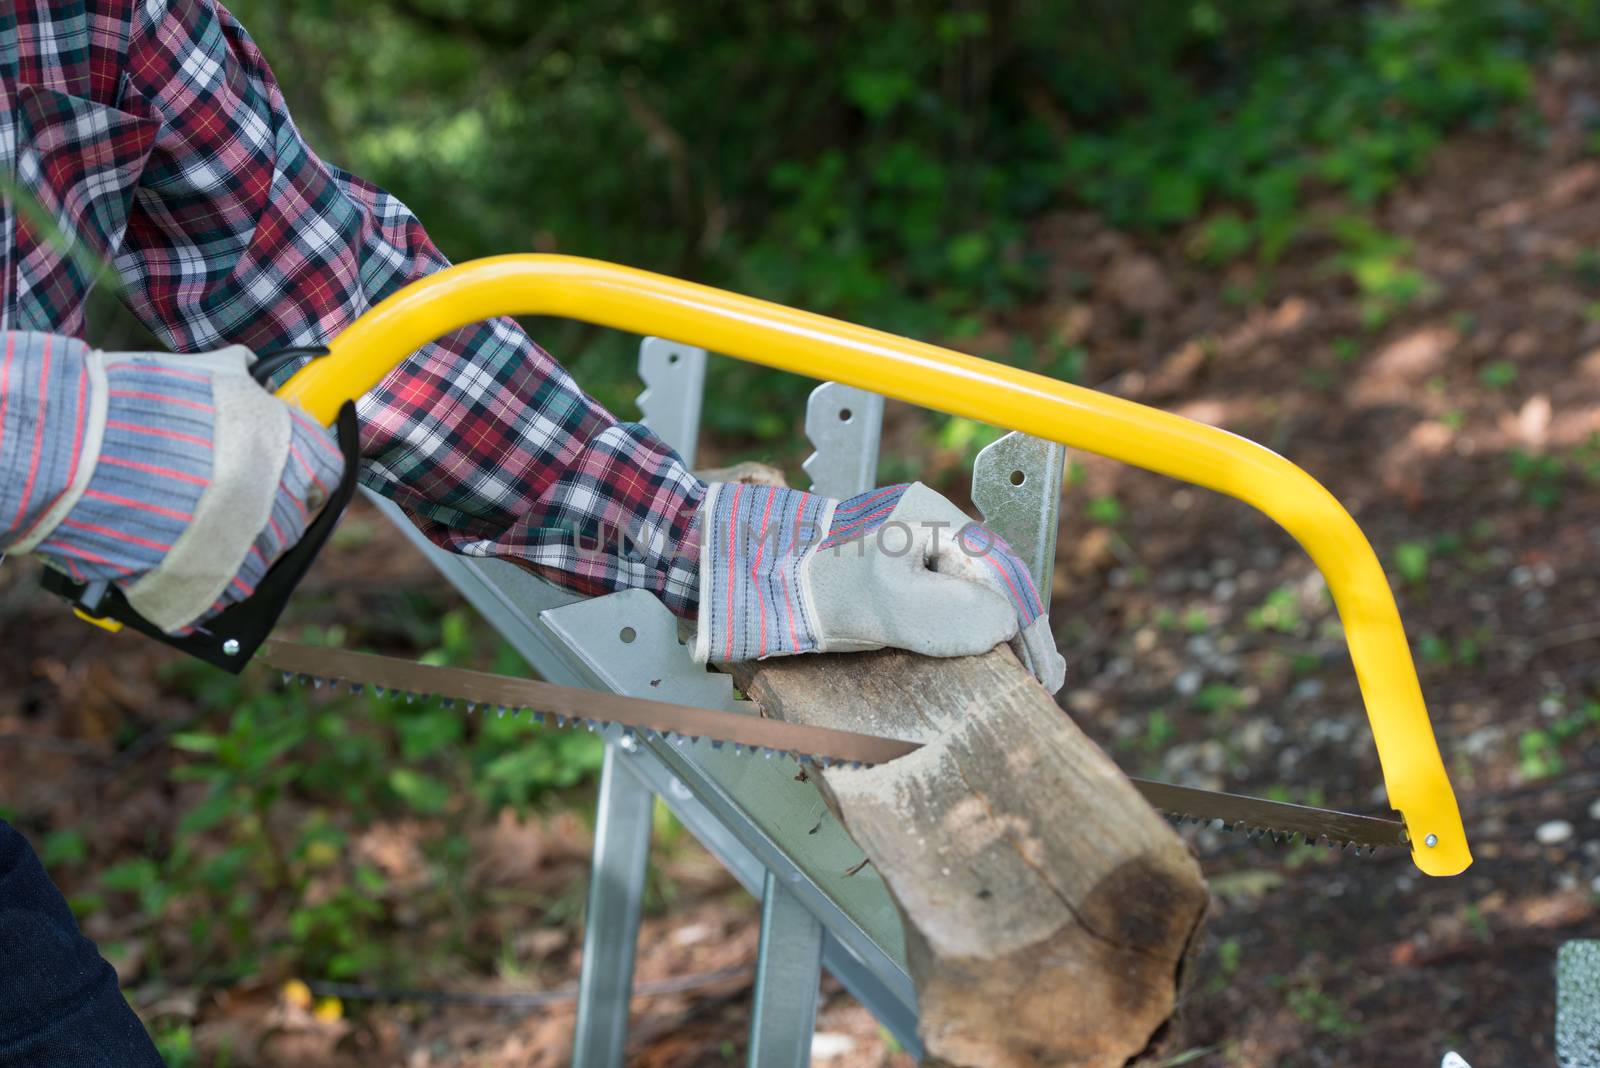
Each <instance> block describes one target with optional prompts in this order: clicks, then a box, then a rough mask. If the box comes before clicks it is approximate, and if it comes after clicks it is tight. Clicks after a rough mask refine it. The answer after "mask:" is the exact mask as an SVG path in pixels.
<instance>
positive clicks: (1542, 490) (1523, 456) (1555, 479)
mask: <svg viewBox="0 0 1600 1068" xmlns="http://www.w3.org/2000/svg"><path fill="white" fill-rule="evenodd" d="M1506 459H1507V461H1508V462H1509V464H1510V466H1511V477H1512V478H1514V479H1515V480H1516V481H1517V483H1518V484H1519V485H1520V486H1521V487H1522V495H1523V496H1524V497H1525V498H1527V499H1528V500H1529V501H1530V502H1531V503H1533V504H1536V505H1538V506H1539V507H1540V508H1545V509H1550V508H1554V507H1556V506H1557V505H1558V504H1560V503H1561V499H1562V497H1563V496H1564V494H1565V491H1566V482H1567V465H1566V463H1565V462H1564V461H1563V460H1562V458H1561V457H1559V456H1555V455H1550V454H1546V453H1533V452H1526V451H1524V450H1522V449H1512V450H1511V451H1510V452H1508V453H1507V454H1506Z"/></svg>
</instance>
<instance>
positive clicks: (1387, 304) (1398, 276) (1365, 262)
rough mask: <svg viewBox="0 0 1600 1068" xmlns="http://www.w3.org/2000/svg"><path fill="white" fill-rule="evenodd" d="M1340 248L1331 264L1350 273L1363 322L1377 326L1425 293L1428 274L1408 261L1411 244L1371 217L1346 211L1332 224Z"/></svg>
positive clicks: (1367, 325)
mask: <svg viewBox="0 0 1600 1068" xmlns="http://www.w3.org/2000/svg"><path fill="white" fill-rule="evenodd" d="M1329 229H1330V231H1331V233H1332V236H1333V238H1334V240H1335V241H1336V242H1337V243H1338V245H1339V248H1340V251H1339V253H1338V255H1336V256H1334V257H1333V259H1332V260H1331V261H1330V266H1332V267H1333V268H1334V269H1336V270H1338V271H1340V272H1341V273H1343V274H1346V275H1348V276H1349V278H1350V280H1351V281H1352V282H1353V283H1355V287H1356V290H1357V292H1359V293H1360V294H1361V302H1360V308H1361V322H1362V325H1363V326H1365V327H1367V328H1368V329H1371V330H1375V329H1377V328H1378V327H1381V326H1382V325H1383V324H1384V323H1385V322H1387V321H1388V320H1389V319H1390V318H1391V317H1392V316H1393V315H1394V314H1395V313H1396V312H1399V311H1401V310H1403V309H1404V308H1405V307H1406V306H1407V305H1409V304H1410V303H1412V302H1413V301H1415V300H1416V299H1418V298H1419V297H1421V296H1423V295H1424V294H1426V293H1427V292H1428V291H1429V289H1430V283H1429V281H1428V279H1427V277H1426V276H1425V275H1424V274H1423V273H1422V272H1421V271H1419V270H1417V269H1416V268H1414V267H1411V266H1409V265H1408V264H1407V262H1406V257H1407V256H1409V255H1410V253H1411V244H1410V242H1408V241H1406V240H1405V239H1404V238H1400V237H1396V236H1395V235H1393V234H1389V233H1386V232H1385V231H1383V230H1382V229H1380V228H1379V227H1378V226H1376V225H1375V224H1373V223H1372V222H1371V221H1369V220H1368V219H1366V218H1364V217H1362V216H1359V215H1347V216H1343V217H1340V218H1338V219H1335V220H1334V221H1333V222H1332V223H1331V224H1330V226H1329Z"/></svg>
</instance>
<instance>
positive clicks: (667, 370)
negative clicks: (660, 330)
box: [636, 337, 706, 468]
mask: <svg viewBox="0 0 1600 1068" xmlns="http://www.w3.org/2000/svg"><path fill="white" fill-rule="evenodd" d="M639 377H640V378H641V379H642V380H643V381H644V387H645V388H644V392H643V393H641V394H639V399H638V401H637V402H636V403H637V404H638V405H639V412H640V418H639V421H640V422H641V423H643V424H644V425H645V426H647V427H649V428H650V430H651V432H653V433H654V434H655V435H656V437H658V438H660V439H661V440H662V441H664V442H666V443H667V444H668V445H670V446H671V447H672V450H673V451H674V452H676V453H677V454H678V457H679V458H680V459H681V460H683V465H684V466H685V467H688V468H693V467H694V459H695V453H696V451H697V448H696V447H697V445H698V443H699V440H700V404H701V399H702V397H703V396H704V395H705V383H706V350H705V349H700V348H695V347H694V346H693V345H680V344H678V342H676V341H667V340H664V339H662V338H659V337H647V338H645V339H644V341H643V342H642V343H640V345H639Z"/></svg>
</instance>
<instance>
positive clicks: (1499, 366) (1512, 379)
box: [1478, 360, 1518, 389]
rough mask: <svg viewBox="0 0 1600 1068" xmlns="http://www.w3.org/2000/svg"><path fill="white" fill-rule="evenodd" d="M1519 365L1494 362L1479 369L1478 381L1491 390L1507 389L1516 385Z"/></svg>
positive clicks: (1500, 361)
mask: <svg viewBox="0 0 1600 1068" xmlns="http://www.w3.org/2000/svg"><path fill="white" fill-rule="evenodd" d="M1517 374H1518V371H1517V365H1516V364H1514V363H1512V362H1511V361H1510V360H1493V361H1491V362H1489V363H1486V364H1484V365H1483V366H1482V367H1481V368H1479V369H1478V381H1479V382H1482V383H1483V384H1484V385H1485V386H1487V387H1488V388H1489V389H1507V388H1509V387H1511V386H1512V385H1514V384H1516V381H1517Z"/></svg>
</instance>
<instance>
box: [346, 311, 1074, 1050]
mask: <svg viewBox="0 0 1600 1068" xmlns="http://www.w3.org/2000/svg"><path fill="white" fill-rule="evenodd" d="M706 359H707V356H706V352H705V350H703V349H698V348H691V347H688V346H684V345H679V344H676V343H674V342H670V341H664V340H661V339H658V338H646V339H645V340H644V342H643V344H642V346H641V348H640V353H639V374H640V377H641V378H642V379H643V380H644V383H645V386H646V388H645V392H644V393H643V394H641V395H640V397H639V406H640V409H641V410H642V412H643V421H644V422H645V423H646V424H647V425H648V426H649V427H650V428H651V429H652V430H653V431H655V433H656V434H658V435H659V436H660V437H661V438H662V439H663V440H665V441H666V442H667V443H668V444H669V445H671V446H672V447H673V448H674V449H676V450H677V452H678V454H679V455H680V456H681V457H683V459H684V462H685V463H686V464H688V465H690V466H691V467H692V466H693V464H694V458H695V451H696V450H695V446H696V439H697V437H698V432H699V423H700V408H701V399H702V394H703V387H704V382H705V368H706ZM882 417H883V399H882V398H881V397H878V396H876V395H874V394H871V393H867V392H864V391H862V390H858V389H854V388H852V387H848V386H843V385H840V384H838V383H832V382H830V383H824V384H823V385H820V386H818V387H817V388H816V390H814V391H813V392H812V394H811V398H810V402H809V404H808V406H807V410H806V433H807V436H808V437H809V438H810V440H811V443H812V445H813V446H814V447H815V450H816V451H815V453H814V454H813V455H812V456H811V457H810V459H808V460H807V461H806V463H805V465H804V466H805V470H806V472H807V474H809V475H810V477H811V488H812V489H813V490H814V491H816V492H819V493H824V494H827V495H829V496H833V497H848V496H851V495H853V494H855V493H859V492H862V491H863V490H866V489H870V488H871V487H872V486H873V485H874V484H875V475H876V471H877V461H878V436H879V429H880V426H881V421H882ZM1064 456H1065V450H1064V449H1063V447H1062V446H1060V445H1057V444H1055V443H1053V442H1048V441H1042V440H1040V439H1037V438H1031V437H1027V436H1025V435H1022V434H1017V433H1011V434H1007V435H1006V436H1005V437H1003V438H1001V439H999V440H998V441H996V442H994V443H993V444H991V445H989V446H988V447H987V448H985V449H984V450H983V451H982V452H981V453H980V454H979V456H978V459H977V463H976V464H975V465H974V471H973V491H972V497H973V501H974V502H975V503H976V504H977V505H978V507H979V509H980V510H981V511H982V513H983V516H984V519H985V521H986V522H987V523H988V524H989V525H990V526H992V527H994V528H995V529H996V530H997V531H998V532H999V533H1000V534H1001V535H1002V536H1003V537H1004V538H1005V539H1006V540H1007V541H1008V542H1009V543H1010V544H1011V546H1012V547H1013V548H1014V549H1016V550H1017V552H1019V553H1020V554H1022V556H1023V557H1024V559H1026V560H1027V561H1028V564H1029V567H1030V569H1031V570H1032V571H1033V575H1034V579H1035V581H1036V582H1038V583H1039V584H1040V588H1041V589H1048V588H1049V584H1050V574H1051V568H1052V561H1053V560H1054V554H1055V535H1056V520H1057V509H1058V506H1059V502H1060V492H1061V473H1062V468H1063V461H1064ZM372 497H373V499H374V500H375V501H377V503H378V505H379V507H380V508H381V509H382V510H383V511H384V512H386V513H387V514H388V515H389V517H390V518H391V519H393V520H394V521H395V522H396V523H397V524H398V525H399V526H400V528H401V529H402V530H404V531H406V532H407V534H408V535H409V536H410V537H411V538H412V540H413V541H414V542H416V543H417V544H418V545H419V546H420V547H421V548H422V549H423V551H424V552H425V553H426V554H427V555H428V557H429V559H430V560H432V561H433V563H434V564H435V566H437V567H438V568H439V570H440V571H441V572H443V574H444V575H445V577H446V578H447V579H448V580H449V581H450V582H451V583H452V584H453V585H454V586H455V587H456V588H457V589H459V590H460V591H461V592H462V594H463V595H464V596H465V597H466V598H467V600H468V601H469V602H471V603H472V605H473V606H474V607H475V608H477V609H478V611H480V612H482V613H483V615H484V616H485V618H487V619H488V620H489V622H490V623H491V624H492V625H493V626H494V627H495V628H496V629H497V630H498V631H499V632H500V633H501V634H502V635H504V636H505V638H506V640H507V641H509V642H510V643H511V644H512V646H513V647H514V648H515V649H516V650H517V651H518V652H519V653H520V654H521V655H522V656H523V657H524V658H525V659H526V660H527V661H528V663H529V664H530V665H532V666H533V668H534V669H535V670H536V671H538V673H539V674H540V675H541V676H543V677H544V678H546V679H549V680H550V681H552V682H556V683H561V684H563V685H567V686H586V687H590V688H593V689H598V690H610V691H614V692H616V693H622V694H629V695H633V696H639V697H651V698H655V699H657V700H665V701H677V702H681V703H684V704H692V705H700V706H702V707H706V708H727V709H733V710H744V711H748V710H749V704H748V702H746V701H743V700H742V699H739V698H737V697H736V696H735V694H734V691H733V687H732V685H731V683H730V681H729V679H728V677H727V676H726V675H722V674H718V673H716V672H708V671H706V670H705V669H704V668H703V667H701V666H700V665H697V664H695V663H693V662H692V661H691V660H690V659H689V656H688V653H687V651H686V649H685V648H684V645H683V643H682V642H681V641H680V640H679V638H678V626H677V620H676V619H675V618H674V617H673V616H672V615H671V614H670V613H669V612H668V611H667V610H666V608H665V606H663V605H662V604H661V602H660V601H659V600H657V599H656V598H655V597H654V596H652V595H651V594H648V593H645V592H643V591H628V592H623V593H616V594H611V595H608V596H604V597H595V598H584V597H581V596H579V595H576V594H573V593H571V592H569V591H566V590H562V589H559V588H558V587H555V586H553V585H550V584H549V583H546V582H544V581H542V580H540V579H538V578H535V577H534V576H532V575H530V574H528V573H527V572H525V571H523V570H521V569H520V568H518V567H516V566H515V565H513V564H509V563H506V562H505V561H501V560H480V559H470V558H467V557H462V556H455V555H452V554H450V553H446V552H444V551H442V550H440V549H438V548H437V547H435V546H434V545H433V544H432V543H430V542H429V541H427V539H426V538H425V537H423V536H422V534H421V533H420V532H418V531H417V529H416V528H415V527H413V526H412V525H411V523H410V522H409V521H408V520H407V519H406V518H405V517H404V515H403V514H402V513H401V512H400V511H399V509H398V508H396V507H395V506H394V505H393V504H391V503H389V502H388V501H385V500H383V499H382V498H378V497H376V495H372ZM600 733H602V735H603V736H604V737H605V739H606V752H605V762H604V765H603V767H602V770H601V777H600V791H599V799H598V813H597V820H596V828H595V842H594V862H593V868H592V872H591V878H590V889H589V900H588V911H587V918H586V924H585V932H584V944H583V971H582V977H581V979H580V983H579V996H578V1020H577V1034H576V1039H575V1043H574V1049H573V1054H572V1064H573V1066H574V1068H620V1066H621V1065H622V1063H623V1051H624V1047H625V1045H626V1041H627V1027H628V1013H629V1008H630V1003H631V1000H632V986H633V959H634V948H635V943H636V941H637V937H638V932H639V919H640V908H641V905H642V900H643V892H644V882H645V868H646V864H647V862H648V859H649V850H650V827H651V821H650V814H651V808H652V805H653V803H654V798H656V797H660V798H661V799H662V801H663V802H664V803H665V804H666V805H667V807H668V808H669V809H670V810H671V811H672V813H673V815H674V816H676V817H677V818H678V820H680V821H681V822H682V823H683V824H684V826H686V827H687V828H688V829H689V830H690V832H691V833H693V834H694V835H695V837H696V838H698V839H699V840H700V842H701V843H702V844H704V845H705V846H706V848H707V849H709V850H710V851H711V852H712V853H713V854H714V855H715V856H716V857H717V858H718V859H719V860H720V861H721V862H722V863H723V864H724V865H725V866H726V867H727V868H728V870H729V871H730V872H732V873H733V875H734V876H735V877H736V878H737V879H738V880H739V882H740V883H741V884H743V886H744V887H745V889H746V890H748V891H749V892H750V893H752V894H754V895H756V896H758V897H759V898H760V900H761V941H760V951H759V956H758V960H757V965H756V986H755V1004H754V1010H753V1012H752V1015H751V1021H750V1040H749V1058H748V1063H749V1064H750V1065H751V1066H753V1068H790V1066H805V1065H809V1064H810V1063H811V1036H812V1032H813V1030H814V1027H815V1022H816V1011H817V996H818V986H819V982H820V978H821V969H822V968H824V967H825V968H827V969H828V970H829V971H830V972H832V973H833V974H834V976H835V977H837V978H838V980H839V981H840V982H841V983H842V984H843V985H844V987H845V989H846V990H848V991H849V992H850V993H851V994H852V995H853V996H854V997H855V998H856V999H857V1000H859V1001H860V1002H861V1003H862V1004H863V1005H865V1006H866V1007H867V1008H868V1009H869V1010H870V1011H871V1012H872V1013H873V1015H874V1016H876V1017H877V1019H878V1021H879V1022H880V1023H882V1024H883V1026H884V1027H886V1028H887V1029H888V1030H889V1032H890V1033H891V1034H892V1035H893V1036H894V1037H895V1039H896V1040H897V1041H898V1042H899V1043H900V1045H901V1046H902V1047H903V1048H904V1049H906V1050H907V1051H909V1052H910V1053H911V1054H912V1055H913V1056H915V1057H917V1058H918V1059H920V1058H921V1055H922V1046H921V1043H920V1042H919V1041H918V1038H917V1027H916V1025H917V1008H916V992H915V990H914V988H913V987H912V983H911V979H910V976H909V975H908V974H907V972H906V965H905V944H904V936H903V934H902V931H901V926H900V917H899V914H898V913H897V912H896V910H895V907H894V904H893V902H892V901H891V900H890V897H889V893H888V890H887V889H886V888H885V886H884V884H883V881H882V879H881V878H880V877H879V876H878V874H877V872H876V871H875V870H874V869H873V868H872V867H871V866H868V867H866V868H864V869H862V870H860V871H859V872H858V873H856V874H854V875H852V874H850V872H851V870H852V869H853V868H855V867H856V865H857V864H858V862H859V861H860V860H861V859H862V853H861V850H860V849H859V848H858V847H857V846H856V845H855V843H854V842H853V841H852V840H851V839H850V836H849V835H848V834H847V833H846V832H845V830H844V828H843V826H842V825H841V824H840V823H839V821H838V820H837V819H836V818H835V817H834V816H833V814H832V813H831V812H830V811H829V810H828V808H827V806H826V805H825V804H824V803H823V801H822V798H821V795H820V794H819V793H818V791H817V790H816V788H815V787H813V786H811V785H808V784H805V783H799V782H796V781H795V780H794V768H793V767H792V766H790V765H791V762H790V761H788V760H786V759H779V758H775V759H769V760H762V759H759V758H752V757H750V756H749V755H739V754H735V753H733V752H731V750H730V748H729V747H724V748H723V749H721V750H713V749H712V748H711V747H710V746H709V745H707V744H705V743H698V744H695V743H690V742H689V741H688V740H686V739H683V738H676V737H675V738H673V739H671V740H670V741H669V740H665V739H662V738H659V737H657V738H646V737H644V736H642V735H641V736H624V735H623V734H622V733H621V732H620V731H618V730H617V729H616V728H610V729H607V730H604V731H602V732H600Z"/></svg>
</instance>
